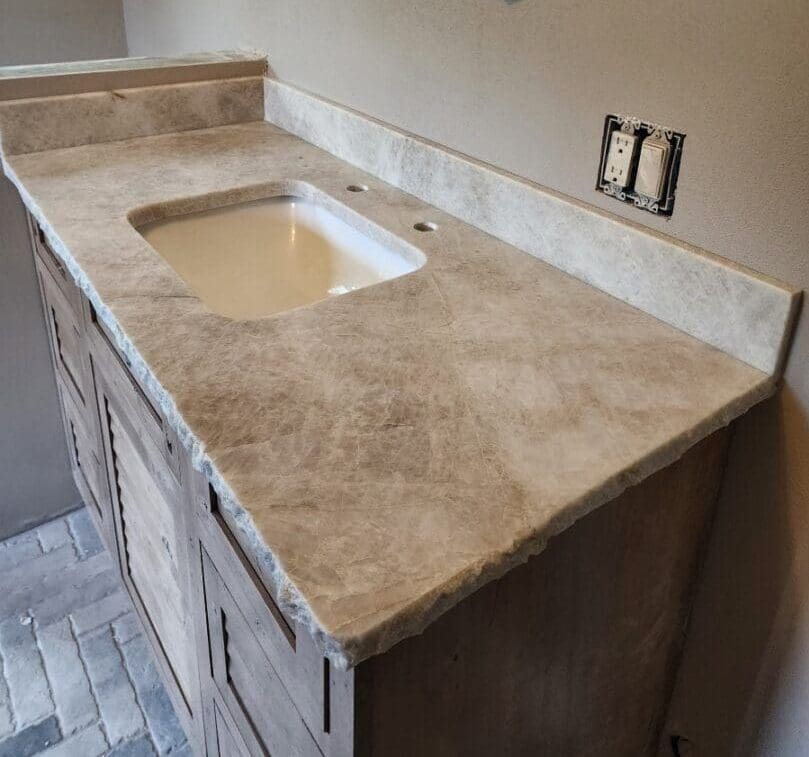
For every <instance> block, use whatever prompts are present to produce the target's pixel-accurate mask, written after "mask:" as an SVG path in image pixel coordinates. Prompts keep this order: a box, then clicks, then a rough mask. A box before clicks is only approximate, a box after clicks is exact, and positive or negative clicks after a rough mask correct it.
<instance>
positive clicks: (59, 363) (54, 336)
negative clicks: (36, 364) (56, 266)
mask: <svg viewBox="0 0 809 757" xmlns="http://www.w3.org/2000/svg"><path fill="white" fill-rule="evenodd" d="M38 271H39V279H40V284H41V287H42V294H43V302H44V307H45V311H46V312H45V316H46V319H47V322H48V329H49V331H50V342H51V351H52V355H53V362H54V366H55V367H56V373H57V375H58V376H59V377H60V378H61V379H62V381H63V383H64V384H65V386H66V387H67V388H68V390H69V391H70V392H71V393H72V395H73V399H74V400H75V402H76V404H78V405H79V406H80V407H82V408H84V407H86V406H87V404H88V400H90V398H92V387H91V382H90V370H89V365H88V360H87V348H86V345H85V343H84V330H83V327H82V321H81V320H80V317H79V316H78V315H77V314H76V311H75V310H74V309H73V307H72V306H71V305H70V303H69V302H68V300H67V299H66V298H65V295H64V293H63V292H62V290H61V289H59V287H57V286H56V283H55V282H54V280H53V277H52V276H51V274H50V273H49V272H48V270H47V269H45V268H44V267H42V266H38ZM90 404H92V401H91V400H90Z"/></svg>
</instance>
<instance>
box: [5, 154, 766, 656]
mask: <svg viewBox="0 0 809 757" xmlns="http://www.w3.org/2000/svg"><path fill="white" fill-rule="evenodd" d="M3 167H4V169H5V173H6V175H7V177H8V178H9V179H10V180H11V181H12V183H13V184H14V185H15V186H16V187H17V189H18V191H19V192H20V195H21V197H22V199H23V202H24V204H25V205H26V207H27V208H28V210H29V212H30V213H31V214H32V216H33V217H34V218H35V219H36V220H37V222H38V223H39V224H40V225H41V227H42V229H43V231H44V233H45V235H46V237H47V239H48V241H49V243H50V244H51V245H52V247H53V248H54V250H55V252H56V253H57V254H58V255H59V256H60V257H61V258H62V259H63V260H64V262H65V264H66V266H67V268H68V270H69V271H70V273H71V275H72V276H73V278H74V280H75V281H76V283H77V285H78V286H79V287H80V289H81V290H82V291H83V292H84V294H85V295H86V296H87V298H88V299H89V301H90V302H91V303H92V305H93V307H94V308H95V310H96V312H97V314H98V317H100V318H101V319H102V321H103V322H104V323H105V325H107V327H108V328H109V329H110V331H111V332H112V334H113V335H114V338H115V340H116V344H117V345H118V347H119V348H120V349H121V350H122V352H123V353H124V354H125V355H126V357H127V358H128V359H129V361H130V362H131V369H132V370H133V372H134V373H135V374H136V376H137V377H138V379H140V381H142V382H143V384H144V386H145V387H146V389H147V391H149V393H150V394H151V395H152V397H153V398H154V399H155V400H156V401H157V403H158V404H159V406H160V408H161V410H162V411H163V413H164V414H165V416H166V420H167V422H168V423H169V425H170V426H171V427H172V429H173V430H174V431H175V432H176V433H177V435H178V437H179V439H180V440H181V442H182V444H183V446H184V448H185V449H186V450H187V451H188V452H189V454H190V456H191V461H192V465H193V466H194V468H195V469H196V470H198V471H200V472H201V473H203V474H204V475H205V476H206V477H207V478H208V479H209V480H210V483H211V485H212V486H213V488H214V490H215V491H216V492H217V494H218V495H219V497H220V506H221V507H222V508H223V509H224V510H225V511H226V513H227V515H228V516H229V520H230V522H231V523H233V524H235V526H236V527H237V529H238V530H239V532H240V535H241V537H242V538H241V539H240V541H242V543H244V542H245V541H246V543H247V545H249V547H250V548H251V549H252V550H253V552H254V554H255V555H256V557H257V558H258V559H259V561H260V563H261V565H263V567H264V569H265V570H266V572H267V574H268V575H269V576H270V578H271V580H272V581H273V582H274V583H275V585H276V587H277V592H278V601H279V604H280V606H281V607H282V609H283V610H284V611H285V612H286V613H288V614H289V615H290V617H292V618H293V619H294V620H295V622H297V623H299V624H300V625H301V626H303V627H304V628H305V629H306V630H307V631H308V632H309V633H310V634H311V636H312V637H313V639H314V641H315V643H316V644H317V646H318V647H319V648H320V650H321V651H322V652H323V654H324V655H325V656H326V657H328V658H329V660H331V661H332V662H333V663H334V664H335V665H336V666H337V667H338V668H340V669H347V668H350V667H353V666H355V665H357V664H359V663H360V662H362V661H363V660H365V659H367V658H369V657H372V656H374V655H376V654H379V653H381V652H384V651H386V650H387V649H389V648H390V647H391V646H392V645H393V644H395V643H396V642H398V641H399V640H401V639H402V638H406V637H407V636H412V635H415V634H418V633H421V632H422V631H423V630H424V629H425V628H426V627H427V626H428V625H430V624H431V623H432V622H433V621H434V620H436V619H437V618H438V617H439V616H440V615H442V614H443V613H444V612H446V611H447V610H448V609H450V608H451V607H453V606H454V605H456V604H458V602H460V601H461V600H462V599H464V598H465V597H467V596H469V595H470V594H472V593H474V592H475V591H476V590H477V589H479V588H480V587H482V586H483V585H484V584H486V583H488V582H489V581H492V580H494V579H496V578H499V577H501V576H503V575H504V574H506V573H507V572H508V571H509V570H511V569H512V568H513V567H515V566H517V565H519V564H521V563H523V562H525V561H526V560H528V559H529V558H530V557H532V556H533V555H536V554H539V553H540V552H541V551H542V550H543V549H544V548H545V545H546V544H547V542H548V540H549V539H551V538H552V537H553V536H555V535H556V534H559V533H561V532H562V531H564V530H565V529H566V528H568V527H570V526H571V525H572V524H573V523H575V522H576V521H577V520H578V519H580V518H582V517H584V516H585V515H587V514H588V513H590V512H592V511H593V510H595V509H597V508H598V507H599V506H601V505H603V504H605V503H607V502H609V501H610V500H612V499H614V498H615V497H617V496H618V495H620V494H621V493H622V492H623V491H624V490H626V489H627V488H629V487H630V486H632V485H634V484H636V483H639V482H640V481H642V480H644V479H645V478H647V477H648V476H650V475H652V474H654V473H655V472H657V471H658V470H661V469H662V468H664V467H666V466H667V465H669V464H671V463H673V462H675V461H676V460H677V459H679V458H680V457H681V456H682V455H683V454H684V453H685V452H686V451H687V450H688V449H689V448H691V447H692V446H693V445H694V444H696V443H697V442H699V441H700V440H702V439H703V438H705V437H707V436H708V435H710V434H711V433H712V432H714V431H716V430H717V429H719V428H722V427H724V426H726V425H728V424H729V423H730V422H731V421H733V420H734V419H735V418H737V417H739V416H740V415H742V414H743V413H745V412H746V411H747V410H748V409H750V408H751V407H752V406H754V405H755V404H757V403H758V402H760V401H761V400H763V399H765V398H766V397H768V396H769V395H771V394H772V392H773V391H774V389H775V387H776V384H777V379H776V377H775V376H773V375H766V374H762V380H761V381H760V382H759V383H758V384H755V385H753V386H752V387H751V388H750V390H749V391H747V392H745V393H743V394H742V395H740V396H737V397H735V398H734V399H733V400H732V401H730V402H728V403H727V404H726V405H725V406H724V407H722V408H720V409H719V410H718V411H716V412H714V413H713V414H712V415H710V416H708V417H705V418H704V419H703V420H702V421H701V422H700V423H699V424H697V425H695V426H694V427H692V428H690V429H687V430H686V431H684V432H683V433H681V434H680V435H679V436H677V437H675V438H673V439H671V440H670V441H669V442H667V443H666V444H663V445H660V446H659V447H658V448H657V449H654V450H652V451H651V452H650V453H649V454H647V455H646V456H645V457H644V458H642V459H641V460H639V461H638V462H637V463H636V464H635V465H634V466H632V467H631V468H629V469H625V470H620V471H617V472H616V473H615V474H614V475H613V476H612V477H611V478H610V479H609V480H606V481H604V482H603V484H602V485H601V486H598V487H596V488H594V489H592V490H590V491H588V492H587V493H586V494H585V495H584V496H582V497H580V498H579V499H578V500H575V501H571V502H570V503H569V504H568V505H567V506H566V507H564V508H563V509H561V510H560V511H559V512H557V513H556V515H555V517H554V519H553V520H552V521H550V522H549V523H546V524H544V525H543V526H541V527H539V528H537V529H535V530H534V532H533V533H532V534H531V536H530V538H528V539H527V540H525V541H523V542H522V543H521V546H520V547H519V548H517V549H514V550H513V551H511V552H509V553H504V554H502V556H501V558H500V559H499V560H498V561H497V562H491V561H487V562H486V563H485V564H481V565H471V566H469V567H468V568H467V569H466V570H465V571H463V572H462V573H460V574H458V575H457V576H455V580H454V582H453V584H452V585H450V586H446V585H445V586H444V587H443V588H442V589H441V590H434V591H432V592H429V593H425V594H422V595H421V596H419V597H418V598H417V599H416V600H414V601H413V602H412V603H410V604H409V605H408V606H407V607H406V623H404V624H400V622H399V619H400V616H401V615H404V614H405V613H399V614H398V615H397V617H394V618H392V619H390V620H388V621H383V622H382V623H378V624H377V625H376V627H375V628H374V629H373V631H372V632H370V633H366V634H365V635H363V636H362V638H361V641H360V642H356V640H353V639H352V638H351V637H348V638H341V637H340V636H339V635H335V634H331V633H328V632H326V631H324V629H323V628H322V626H321V624H320V623H319V622H318V619H317V617H316V615H315V614H314V612H313V611H312V609H311V608H310V606H309V604H308V602H307V600H306V599H305V597H304V596H303V595H302V593H301V592H300V591H299V590H298V588H297V587H296V586H295V584H294V583H293V582H292V581H291V580H290V579H289V577H288V576H287V575H286V573H285V572H284V570H283V569H282V567H281V566H280V564H279V562H278V561H277V560H276V558H275V556H274V555H273V553H272V551H271V550H270V549H269V548H268V547H267V545H266V544H265V542H264V540H263V538H262V536H261V534H260V532H259V530H258V528H257V527H256V525H255V523H254V521H253V519H252V517H251V515H250V513H249V512H248V511H247V510H246V509H244V508H243V507H242V506H241V505H240V504H239V503H238V501H237V498H236V496H235V495H234V493H233V492H232V490H231V488H230V486H229V485H228V483H227V481H226V479H225V478H224V477H223V476H222V474H221V473H220V472H219V471H218V470H217V467H216V465H215V464H214V463H213V461H212V460H211V458H210V457H209V456H208V455H207V453H206V449H205V446H204V444H203V442H202V441H201V440H200V439H199V438H197V437H196V435H195V434H194V433H193V432H192V431H191V430H190V428H189V427H188V426H187V424H186V423H185V421H184V419H183V417H182V416H181V415H180V413H179V411H178V410H177V408H176V405H175V403H174V400H173V398H172V396H171V395H170V394H169V393H168V392H167V391H166V390H165V389H164V388H163V386H162V385H161V384H160V382H159V381H158V380H157V378H156V377H155V376H154V374H153V373H152V371H151V369H150V368H149V365H148V364H147V363H146V361H145V360H144V359H143V358H142V357H141V355H140V353H139V352H138V350H137V349H136V348H135V346H134V344H133V343H132V342H131V341H130V339H129V337H128V336H127V334H126V333H125V332H124V331H123V329H122V328H121V326H120V324H119V323H118V321H117V319H116V318H115V317H114V315H113V313H112V311H111V310H110V308H109V307H108V306H107V305H106V304H105V303H104V301H103V300H102V299H101V297H100V296H99V294H98V292H97V291H96V290H95V288H94V286H93V284H92V282H91V281H90V279H89V278H88V277H87V275H86V274H85V273H84V271H83V270H82V269H81V267H80V265H79V264H78V262H77V261H76V259H75V258H74V256H73V255H72V253H71V252H70V250H69V249H68V248H67V247H66V246H65V245H64V244H63V243H62V241H61V239H60V237H59V235H58V233H57V231H56V229H54V228H53V227H52V226H51V224H50V223H49V221H48V219H47V217H46V216H45V215H44V213H43V212H42V211H41V209H40V208H39V206H38V205H37V203H36V202H35V200H34V199H33V197H32V196H31V195H30V194H29V193H28V191H27V190H26V188H25V186H24V184H23V183H22V182H21V181H20V179H19V178H18V176H17V175H16V173H15V172H14V170H13V168H12V167H11V166H10V165H9V163H8V162H7V161H6V159H5V157H3ZM403 609H404V608H403Z"/></svg>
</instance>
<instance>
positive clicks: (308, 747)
mask: <svg viewBox="0 0 809 757" xmlns="http://www.w3.org/2000/svg"><path fill="white" fill-rule="evenodd" d="M202 563H203V574H204V584H205V598H206V604H207V622H208V638H209V639H210V654H211V665H212V673H213V681H214V684H215V696H216V699H217V700H218V699H221V701H222V702H223V703H224V706H225V708H224V709H225V710H226V712H227V713H228V715H229V716H230V718H232V720H233V722H234V723H235V726H236V731H237V733H238V734H239V735H240V737H241V739H242V740H243V741H244V743H245V745H246V746H247V752H248V754H250V755H252V756H253V757H263V755H284V757H322V753H321V751H320V749H319V748H318V746H317V744H316V743H315V740H314V737H313V734H312V733H311V732H310V730H309V729H308V728H307V726H306V724H305V723H304V721H303V718H302V717H301V715H300V713H299V712H298V710H297V708H296V707H295V704H294V703H293V701H292V699H291V698H290V696H289V692H288V691H287V689H286V688H285V686H284V685H283V683H282V682H281V679H280V678H279V676H278V673H277V672H276V670H275V668H274V667H273V665H272V662H271V661H270V660H269V658H268V657H267V656H266V654H265V651H264V649H263V647H262V644H261V643H260V642H259V640H258V638H257V637H256V635H255V634H254V633H253V629H252V627H251V624H250V623H249V621H248V619H247V618H246V617H245V615H244V613H243V612H242V609H241V608H240V607H239V606H238V605H237V604H236V602H235V600H234V598H233V596H232V594H231V592H230V590H229V589H228V587H227V586H226V585H225V584H224V582H223V581H222V578H221V576H220V575H219V572H218V571H217V570H216V568H215V567H214V565H213V563H212V562H211V559H210V557H209V555H208V554H207V553H206V552H205V551H204V550H203V552H202ZM218 717H221V713H219V716H218ZM217 736H218V734H217ZM217 740H218V741H219V738H217ZM220 755H222V757H225V755H224V754H223V753H221V752H220Z"/></svg>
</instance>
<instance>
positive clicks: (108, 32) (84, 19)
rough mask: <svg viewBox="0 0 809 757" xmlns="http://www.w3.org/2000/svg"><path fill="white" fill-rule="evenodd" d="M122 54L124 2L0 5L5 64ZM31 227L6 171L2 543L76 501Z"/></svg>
mask: <svg viewBox="0 0 809 757" xmlns="http://www.w3.org/2000/svg"><path fill="white" fill-rule="evenodd" d="M122 55H126V42H125V39H124V29H123V12H122V8H121V3H120V0H0V65H16V64H23V63H47V62H52V61H59V60H80V59H85V58H108V57H115V56H122ZM26 228H27V227H26V222H25V213H24V210H23V206H22V202H21V201H20V198H19V196H18V195H17V191H16V190H15V189H14V187H13V186H12V184H11V183H10V182H9V181H8V180H7V179H6V178H5V176H3V175H2V170H0V324H2V328H1V329H0V485H2V490H3V494H2V499H0V539H2V538H3V537H5V536H9V535H10V534H13V533H16V532H18V531H21V530H23V529H26V528H29V527H31V526H35V525H37V524H39V523H41V522H42V521H45V520H48V519H50V518H53V517H55V516H57V515H59V514H61V513H63V512H65V511H67V510H71V509H73V508H74V507H76V505H77V504H78V503H79V502H80V499H79V495H78V492H77V491H76V489H75V487H74V485H73V480H72V478H71V475H70V467H69V464H68V459H67V449H66V447H65V438H64V434H63V431H62V420H61V417H60V414H59V405H58V401H57V397H56V384H55V382H54V378H53V369H52V368H51V363H50V356H49V353H48V341H47V339H48V337H47V333H46V331H45V321H44V318H43V314H42V307H41V305H40V301H39V293H38V291H37V283H36V275H35V273H34V261H33V258H32V256H31V246H30V242H29V241H28V236H27V231H26Z"/></svg>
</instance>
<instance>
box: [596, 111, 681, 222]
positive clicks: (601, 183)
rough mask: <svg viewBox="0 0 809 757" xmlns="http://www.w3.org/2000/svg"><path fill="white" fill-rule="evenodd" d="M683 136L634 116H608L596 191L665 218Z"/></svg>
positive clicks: (669, 209) (671, 202)
mask: <svg viewBox="0 0 809 757" xmlns="http://www.w3.org/2000/svg"><path fill="white" fill-rule="evenodd" d="M684 143H685V134H683V133H682V132H678V131H674V129H670V128H669V127H668V126H661V125H660V124H656V123H652V122H651V121H644V120H643V119H641V118H637V117H635V116H621V115H607V117H606V118H605V119H604V136H603V137H602V139H601V161H600V162H599V164H598V178H597V179H596V191H598V192H603V193H604V194H605V195H608V196H610V197H612V198H613V199H615V200H617V201H618V202H625V203H631V204H633V205H634V206H635V207H636V208H639V209H641V210H645V211H646V212H648V213H654V214H655V215H658V216H663V217H664V218H668V217H669V216H671V214H672V212H673V211H674V199H675V194H676V192H677V178H678V176H679V173H680V162H681V160H682V154H683V144H684Z"/></svg>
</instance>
